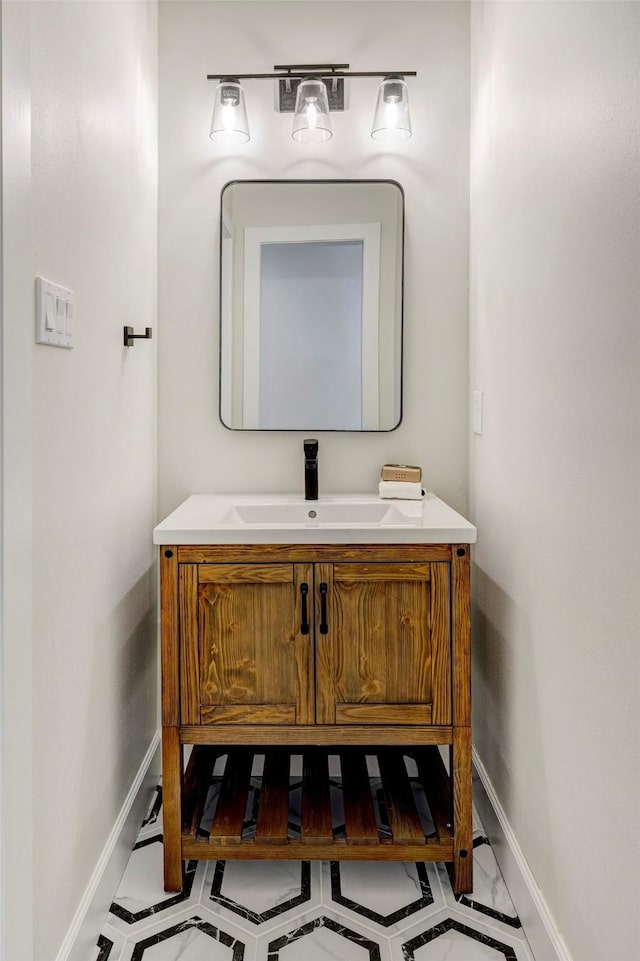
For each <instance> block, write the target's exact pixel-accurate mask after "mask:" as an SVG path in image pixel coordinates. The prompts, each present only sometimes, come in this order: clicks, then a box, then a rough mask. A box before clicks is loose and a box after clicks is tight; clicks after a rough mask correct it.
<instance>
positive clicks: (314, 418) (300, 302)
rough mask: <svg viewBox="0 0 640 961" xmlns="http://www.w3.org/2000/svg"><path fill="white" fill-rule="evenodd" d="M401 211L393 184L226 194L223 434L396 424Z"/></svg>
mask: <svg viewBox="0 0 640 961" xmlns="http://www.w3.org/2000/svg"><path fill="white" fill-rule="evenodd" d="M402 213H403V208H402V192H401V190H400V188H399V187H398V186H397V185H396V184H393V183H391V182H388V181H373V182H370V181H354V182H342V181H337V182H335V181H319V182H318V181H309V182H306V181H293V182H286V181H284V182H275V183H274V182H259V181H258V182H254V181H248V182H234V183H233V184H231V185H227V187H226V188H225V189H224V191H223V202H222V219H221V274H220V280H221V303H220V307H221V314H220V326H221V343H220V368H221V393H220V414H221V419H222V422H223V423H224V425H225V426H227V427H231V428H241V429H245V430H246V429H249V430H311V429H313V430H350V431H361V430H392V429H393V428H394V427H396V426H397V424H398V423H399V419H400V409H401V326H402V325H401V317H402V234H403V216H402ZM349 215H351V216H349ZM356 215H358V216H357V218H356Z"/></svg>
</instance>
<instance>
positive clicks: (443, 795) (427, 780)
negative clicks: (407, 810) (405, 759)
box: [412, 746, 453, 844]
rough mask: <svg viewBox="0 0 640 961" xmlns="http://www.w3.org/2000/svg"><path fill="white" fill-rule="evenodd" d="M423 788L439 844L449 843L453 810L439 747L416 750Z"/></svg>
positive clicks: (451, 832)
mask: <svg viewBox="0 0 640 961" xmlns="http://www.w3.org/2000/svg"><path fill="white" fill-rule="evenodd" d="M412 753H413V755H414V757H415V759H416V764H417V765H418V774H419V775H420V780H421V782H422V789H423V791H424V793H425V796H426V798H427V804H428V805H429V810H430V811H431V817H432V818H433V823H434V826H435V829H436V837H437V840H438V843H439V844H449V843H450V842H451V840H452V838H453V811H452V810H451V789H450V784H449V775H448V774H447V772H446V769H445V766H444V764H443V762H442V758H441V757H440V751H439V750H438V748H437V747H435V746H434V747H425V748H418V749H416V750H414V751H413V752H412Z"/></svg>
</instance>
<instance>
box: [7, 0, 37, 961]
mask: <svg viewBox="0 0 640 961" xmlns="http://www.w3.org/2000/svg"><path fill="white" fill-rule="evenodd" d="M0 16H1V29H2V65H1V66H2V78H1V86H2V111H1V114H2V197H1V202H2V211H1V213H2V276H1V286H2V291H1V293H2V334H1V345H0V350H1V353H2V371H1V374H0V380H1V382H2V396H1V400H0V406H1V413H2V427H1V429H0V443H1V445H2V451H1V453H0V472H1V475H2V476H1V482H0V484H1V487H2V506H1V510H0V515H1V516H0V523H1V525H2V530H1V534H2V555H1V560H0V568H1V570H0V577H1V586H0V619H1V620H0V643H1V647H2V650H1V651H0V672H1V674H2V678H1V682H2V692H1V701H2V704H1V708H2V714H1V715H0V725H1V727H2V739H1V742H0V762H1V768H0V780H1V785H0V787H1V790H2V799H1V807H2V812H1V814H2V820H1V823H0V829H1V831H2V836H1V838H0V928H1V932H0V958H3V959H10V958H20V959H21V961H30V959H31V957H32V928H33V910H32V900H33V898H32V888H33V864H32V848H33V839H32V832H31V829H30V828H31V811H32V797H31V788H32V771H33V763H32V757H31V746H32V737H31V734H32V724H31V705H32V652H31V635H32V613H31V583H32V577H31V570H32V550H31V531H32V498H31V486H32V485H31V480H32V473H33V471H32V453H31V407H32V400H31V393H32V391H31V367H32V363H31V362H32V356H31V354H32V343H33V327H32V318H33V302H34V296H33V290H34V288H33V275H32V271H31V167H30V158H31V124H30V109H31V93H30V84H29V11H28V8H27V7H26V6H25V5H23V4H17V3H7V2H6V0H5V2H4V3H2V5H1V6H0ZM17 825H18V826H19V830H17V829H16V826H17Z"/></svg>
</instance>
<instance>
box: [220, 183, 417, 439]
mask: <svg viewBox="0 0 640 961" xmlns="http://www.w3.org/2000/svg"><path fill="white" fill-rule="evenodd" d="M236 184H262V185H267V184H276V185H278V186H280V185H282V184H391V185H392V186H394V187H397V189H398V190H399V192H400V200H401V204H402V207H401V213H400V235H401V238H400V409H399V412H398V420H397V423H396V424H394V426H393V427H388V428H386V429H385V428H380V429H376V430H371V429H363V430H351V429H350V428H340V427H333V428H322V429H321V430H318V429H317V428H314V427H305V428H297V427H295V428H294V427H230V426H229V425H228V424H225V422H224V421H223V419H222V240H223V236H222V233H223V217H222V213H223V204H224V194H225V191H226V190H227V188H228V187H233V186H234V185H236ZM219 221H220V223H219V227H218V419H219V421H220V423H221V424H222V426H223V427H224V428H225V430H230V431H248V432H253V433H257V434H269V433H271V434H274V433H286V434H308V433H309V432H310V431H315V433H321V434H390V433H391V432H392V431H394V430H397V429H398V427H400V425H401V424H402V418H403V414H404V253H405V196H404V188H403V186H402V184H400V183H398V181H397V180H392V179H390V178H373V177H372V178H364V179H362V180H355V179H347V178H337V179H323V178H315V177H310V178H299V179H284V180H277V179H275V178H270V179H266V180H258V179H251V180H228V181H227V182H226V183H225V184H224V186H223V187H222V189H221V191H220V208H219Z"/></svg>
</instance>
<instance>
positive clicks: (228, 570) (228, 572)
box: [199, 563, 293, 584]
mask: <svg viewBox="0 0 640 961" xmlns="http://www.w3.org/2000/svg"><path fill="white" fill-rule="evenodd" d="M199 581H200V583H201V584H229V583H232V584H237V583H244V584H291V583H292V582H293V565H292V564H251V563H249V564H247V563H245V564H201V565H200V567H199Z"/></svg>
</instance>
